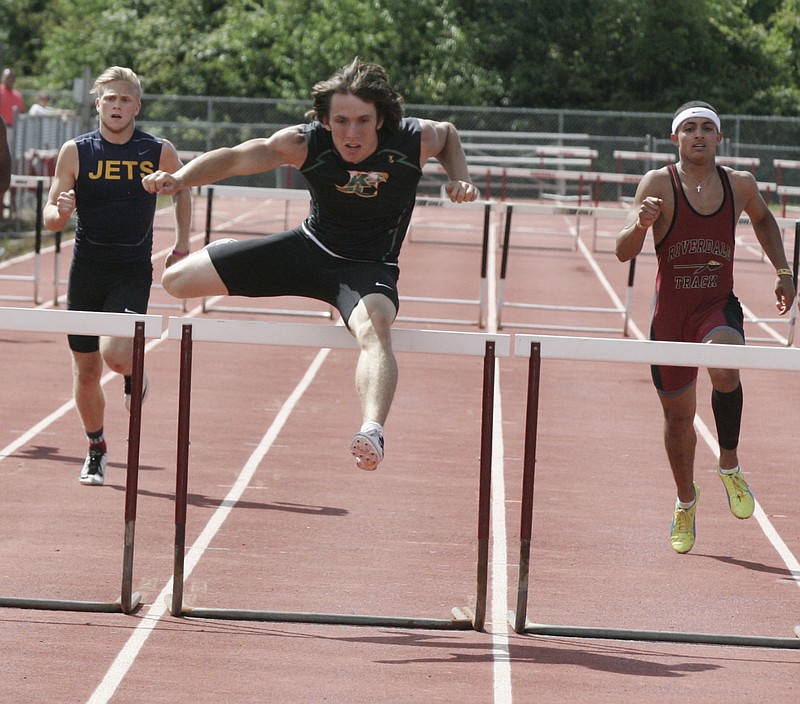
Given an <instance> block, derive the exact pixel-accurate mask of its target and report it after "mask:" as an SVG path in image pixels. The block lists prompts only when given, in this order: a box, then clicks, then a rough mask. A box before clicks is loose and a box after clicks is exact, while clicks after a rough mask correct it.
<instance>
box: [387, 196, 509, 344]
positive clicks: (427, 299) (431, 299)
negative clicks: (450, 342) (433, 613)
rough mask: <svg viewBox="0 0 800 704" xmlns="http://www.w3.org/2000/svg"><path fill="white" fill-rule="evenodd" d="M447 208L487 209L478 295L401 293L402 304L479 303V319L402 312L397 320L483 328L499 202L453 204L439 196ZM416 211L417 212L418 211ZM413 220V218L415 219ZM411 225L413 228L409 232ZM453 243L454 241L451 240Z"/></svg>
mask: <svg viewBox="0 0 800 704" xmlns="http://www.w3.org/2000/svg"><path fill="white" fill-rule="evenodd" d="M432 201H433V199H431V198H417V202H418V203H419V202H427V203H430V202H432ZM437 202H439V203H441V204H442V205H443V206H444V207H448V205H454V207H457V208H459V209H460V210H476V209H482V210H483V230H482V233H483V235H482V238H481V260H480V272H479V276H480V283H479V288H478V298H476V299H465V298H441V297H435V296H400V303H403V302H404V301H407V302H413V303H433V304H437V305H467V306H477V309H478V310H477V318H472V319H469V318H431V317H426V316H405V315H398V316H397V320H398V321H401V322H406V323H434V324H440V325H477V326H478V327H479V328H484V327H486V316H487V310H486V309H487V297H488V287H489V283H488V278H487V276H488V261H489V242H490V240H491V239H492V238H491V232H492V228H496V225H494V224H493V223H492V213H493V212H494V210H495V206H496V203H495V202H494V201H473V202H471V203H458V204H457V205H455V204H451V203H450V201H449V199H441V198H440V199H437ZM415 212H416V211H415ZM412 222H413V220H412ZM410 233H411V227H409V234H410ZM429 242H430V243H444V242H440V241H438V240H436V241H429ZM448 244H452V243H448Z"/></svg>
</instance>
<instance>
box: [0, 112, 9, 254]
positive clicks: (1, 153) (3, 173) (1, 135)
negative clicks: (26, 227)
mask: <svg viewBox="0 0 800 704" xmlns="http://www.w3.org/2000/svg"><path fill="white" fill-rule="evenodd" d="M10 184H11V150H10V149H9V148H8V136H7V135H6V123H5V120H3V118H2V117H0V216H2V214H3V207H2V204H3V198H4V197H5V195H6V191H7V190H8V187H9V185H10ZM0 255H2V252H0Z"/></svg>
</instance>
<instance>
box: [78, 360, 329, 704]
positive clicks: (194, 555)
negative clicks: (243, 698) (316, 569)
mask: <svg viewBox="0 0 800 704" xmlns="http://www.w3.org/2000/svg"><path fill="white" fill-rule="evenodd" d="M329 353H330V350H327V349H323V350H320V351H319V353H318V354H317V356H316V357H315V358H314V361H313V362H312V363H311V365H310V366H309V367H308V369H307V370H306V373H305V374H304V375H303V378H302V379H301V380H300V383H299V384H298V385H297V386H296V387H295V389H294V391H292V393H291V395H290V396H289V397H288V398H287V399H286V401H285V402H284V404H283V406H282V407H281V409H280V411H279V412H278V415H277V416H276V417H275V420H274V421H273V422H272V425H271V426H270V427H269V429H268V430H267V432H266V434H265V435H264V437H263V438H262V439H261V442H260V443H259V444H258V447H257V448H256V449H255V451H254V452H253V454H252V455H250V458H249V459H248V461H247V463H246V464H245V466H244V467H243V468H242V471H241V472H240V473H239V476H238V477H237V479H236V482H235V483H234V485H233V486H232V487H231V490H230V491H229V492H228V495H227V496H226V497H225V499H224V500H223V501H222V503H221V504H220V505H219V507H218V508H217V510H216V511H214V513H213V515H212V516H211V518H210V519H209V521H208V523H207V524H206V526H205V528H203V531H202V532H201V533H200V535H199V536H198V538H197V540H196V541H195V543H194V544H193V545H192V546H191V547H190V548H189V550H188V551H187V555H186V561H185V565H184V578H188V577H189V575H191V573H192V571H193V570H194V568H195V567H196V566H197V564H198V562H200V558H201V557H202V556H203V554H204V553H205V551H206V550H207V549H208V546H209V544H210V543H211V541H212V540H213V539H214V536H215V535H216V534H217V533H218V532H219V529H220V528H221V527H222V524H223V523H224V522H225V519H226V518H227V517H228V515H230V513H231V511H232V510H233V508H234V506H236V503H237V502H238V501H239V499H240V498H241V496H242V494H243V493H244V490H245V489H246V488H247V485H248V484H249V483H250V480H251V479H252V478H253V474H255V471H256V469H258V466H259V464H260V463H261V461H262V460H263V459H264V457H265V456H266V454H267V452H269V450H270V448H271V447H272V445H273V443H274V442H275V440H276V438H277V437H278V434H279V433H280V431H281V430H282V429H283V426H284V425H285V424H286V421H287V420H288V419H289V416H290V415H291V413H292V411H293V410H294V408H295V406H296V405H297V403H298V402H299V401H300V399H301V398H302V396H303V394H304V393H305V391H306V390H307V389H308V387H309V386H310V385H311V383H312V382H313V380H314V377H315V376H316V375H317V372H319V369H320V367H321V366H322V364H323V362H324V361H325V359H326V358H327V356H328V354H329ZM171 591H172V579H171V578H170V580H169V581H168V582H167V584H166V585H165V586H164V588H163V589H162V590H161V593H160V594H159V595H158V597H156V599H155V601H154V603H153V604H152V606H151V607H150V609H149V610H148V612H147V614H146V615H145V616H144V617H143V619H142V620H141V622H140V623H139V625H137V626H136V628H135V629H134V632H133V633H132V634H131V636H130V638H128V641H127V643H125V645H124V646H123V647H122V649H121V650H120V651H119V653H118V655H117V657H116V658H115V659H114V662H113V663H111V666H110V667H109V669H108V671H107V672H106V675H105V677H103V680H102V681H101V682H100V684H99V685H98V687H97V689H96V690H95V691H94V693H93V694H92V696H91V697H89V699H88V700H87V704H107V702H109V701H110V700H111V698H112V697H113V696H114V694H115V693H116V691H117V688H118V687H119V685H120V683H121V682H122V680H123V679H124V677H125V675H126V674H127V673H128V670H130V668H131V666H132V665H133V663H134V662H135V660H136V657H137V656H138V655H139V652H140V651H141V649H142V647H143V646H144V644H145V642H146V641H147V639H148V638H149V637H150V634H151V633H152V632H153V629H154V628H155V627H156V624H158V622H159V620H160V619H161V617H162V616H164V615H165V614H166V613H167V607H166V605H165V601H166V599H167V598H168V596H169V594H170V593H171Z"/></svg>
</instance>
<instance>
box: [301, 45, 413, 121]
mask: <svg viewBox="0 0 800 704" xmlns="http://www.w3.org/2000/svg"><path fill="white" fill-rule="evenodd" d="M335 93H340V94H343V95H348V94H349V95H355V96H356V97H357V98H360V99H361V100H363V101H365V102H367V103H372V104H373V105H375V109H376V112H377V115H378V120H383V126H384V127H385V128H386V129H388V130H391V131H395V130H397V129H398V128H399V127H400V120H401V119H402V117H403V97H402V96H401V95H400V94H399V93H398V92H397V91H396V90H395V89H394V88H392V86H391V85H390V84H389V76H388V75H387V73H386V71H385V70H384V69H383V67H382V66H379V65H378V64H373V63H368V62H365V61H361V59H360V58H358V57H356V58H355V59H353V61H352V62H351V63H350V64H348V65H347V66H342V68H340V69H339V70H338V71H336V73H334V74H333V76H331V77H330V78H328V79H327V80H325V81H320V82H319V83H317V84H315V85H314V87H313V88H312V89H311V97H312V99H313V107H312V108H311V109H310V110H309V111H308V112H307V113H306V117H310V118H312V119H315V120H319V121H320V122H323V121H324V120H326V119H327V118H328V116H329V115H330V109H331V97H332V96H333V95H334V94H335Z"/></svg>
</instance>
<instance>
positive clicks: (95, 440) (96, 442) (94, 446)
mask: <svg viewBox="0 0 800 704" xmlns="http://www.w3.org/2000/svg"><path fill="white" fill-rule="evenodd" d="M86 437H87V438H89V449H90V450H100V452H106V450H107V449H108V448H107V447H106V439H105V437H104V436H103V428H102V427H101V428H100V430H98V431H96V432H94V433H90V432H89V431H87V432H86Z"/></svg>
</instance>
